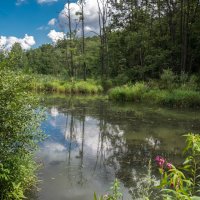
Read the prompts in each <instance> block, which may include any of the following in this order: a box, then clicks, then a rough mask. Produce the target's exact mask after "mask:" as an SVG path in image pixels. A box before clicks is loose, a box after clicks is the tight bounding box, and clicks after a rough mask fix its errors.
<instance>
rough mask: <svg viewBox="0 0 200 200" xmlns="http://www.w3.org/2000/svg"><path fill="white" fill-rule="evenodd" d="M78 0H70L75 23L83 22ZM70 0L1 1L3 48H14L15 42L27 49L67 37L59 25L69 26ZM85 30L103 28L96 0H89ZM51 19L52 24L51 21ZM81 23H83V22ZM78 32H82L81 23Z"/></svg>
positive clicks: (0, 34)
mask: <svg viewBox="0 0 200 200" xmlns="http://www.w3.org/2000/svg"><path fill="white" fill-rule="evenodd" d="M76 2H77V0H70V10H71V19H72V23H73V22H74V27H77V26H76V25H75V24H76V23H77V21H79V20H78V19H79V17H78V16H77V15H76V13H77V12H80V7H79V6H78V5H77V3H76ZM66 3H67V0H0V50H1V49H4V50H10V49H11V48H12V45H13V44H14V43H16V42H17V43H19V44H21V46H22V48H23V49H25V50H27V49H30V48H31V47H32V48H35V47H38V46H40V45H42V44H44V43H56V42H57V41H58V40H60V39H63V38H64V37H66V34H65V33H63V32H62V31H63V30H61V29H60V28H59V27H61V26H62V27H65V30H64V31H65V32H66V30H67V29H66V27H67V25H66V22H67V21H68V19H67V18H66V13H67V12H68V11H67V9H66V7H65V5H66ZM84 10H85V15H84V16H85V17H84V18H85V33H86V35H92V32H94V31H95V32H98V31H99V25H98V24H99V22H98V21H99V17H98V11H99V10H98V4H97V1H96V0H86V4H85V6H84ZM50 20H51V21H52V23H49V22H50ZM79 23H80V22H79ZM77 35H78V36H80V35H81V28H80V24H79V25H78V29H77Z"/></svg>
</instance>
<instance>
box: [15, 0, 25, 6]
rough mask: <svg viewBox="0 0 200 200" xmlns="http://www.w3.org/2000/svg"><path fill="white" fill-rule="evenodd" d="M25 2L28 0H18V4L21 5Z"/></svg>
mask: <svg viewBox="0 0 200 200" xmlns="http://www.w3.org/2000/svg"><path fill="white" fill-rule="evenodd" d="M25 2H26V0H17V2H16V5H17V6H19V5H21V4H23V3H25Z"/></svg>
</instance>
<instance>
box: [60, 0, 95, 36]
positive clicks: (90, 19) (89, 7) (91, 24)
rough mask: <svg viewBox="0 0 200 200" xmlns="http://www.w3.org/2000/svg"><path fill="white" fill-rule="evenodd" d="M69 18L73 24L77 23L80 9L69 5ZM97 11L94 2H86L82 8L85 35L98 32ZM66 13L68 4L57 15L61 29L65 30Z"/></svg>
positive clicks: (74, 5)
mask: <svg viewBox="0 0 200 200" xmlns="http://www.w3.org/2000/svg"><path fill="white" fill-rule="evenodd" d="M70 10H71V18H72V22H73V23H74V27H75V22H77V21H78V18H79V17H78V16H77V15H76V13H77V12H80V7H79V6H78V5H77V4H76V3H71V4H70ZM98 12H99V9H98V4H97V1H96V0H86V4H85V6H84V17H85V32H86V34H91V31H95V32H97V33H98V32H99V15H98ZM67 13H68V4H65V6H64V9H63V10H62V11H61V12H60V14H59V17H58V18H59V23H60V25H61V27H62V29H64V30H66V29H67V22H68V18H67Z"/></svg>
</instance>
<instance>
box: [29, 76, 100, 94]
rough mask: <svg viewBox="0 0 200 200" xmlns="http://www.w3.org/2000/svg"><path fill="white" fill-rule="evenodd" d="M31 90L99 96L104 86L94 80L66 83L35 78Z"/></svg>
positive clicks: (45, 78) (53, 79)
mask: <svg viewBox="0 0 200 200" xmlns="http://www.w3.org/2000/svg"><path fill="white" fill-rule="evenodd" d="M31 89H32V90H34V91H37V92H40V91H45V92H53V93H60V94H98V93H101V92H102V91H103V88H102V86H101V85H100V84H99V83H97V81H94V80H91V79H90V80H87V81H82V80H77V81H70V80H68V81H66V80H63V79H56V78H52V77H49V76H37V77H34V78H33V81H32V84H31Z"/></svg>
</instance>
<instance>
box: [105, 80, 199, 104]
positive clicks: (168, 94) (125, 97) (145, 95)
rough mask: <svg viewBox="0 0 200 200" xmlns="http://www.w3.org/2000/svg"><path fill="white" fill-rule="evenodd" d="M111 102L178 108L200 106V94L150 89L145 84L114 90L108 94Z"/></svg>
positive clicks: (193, 91)
mask: <svg viewBox="0 0 200 200" xmlns="http://www.w3.org/2000/svg"><path fill="white" fill-rule="evenodd" d="M108 95H109V99H110V100H117V101H130V102H148V103H153V104H160V105H169V106H176V107H197V106H200V92H198V91H195V90H186V89H181V88H175V89H171V90H167V89H159V88H150V87H149V86H148V85H147V84H145V83H136V84H134V85H130V86H127V85H126V86H121V87H116V88H113V89H111V90H110V91H109V93H108Z"/></svg>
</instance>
